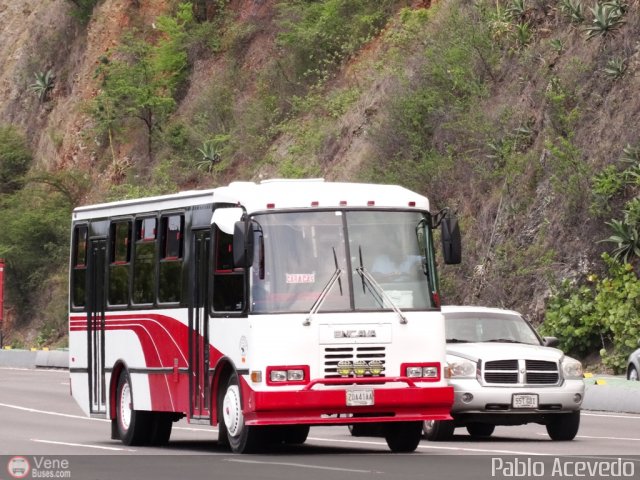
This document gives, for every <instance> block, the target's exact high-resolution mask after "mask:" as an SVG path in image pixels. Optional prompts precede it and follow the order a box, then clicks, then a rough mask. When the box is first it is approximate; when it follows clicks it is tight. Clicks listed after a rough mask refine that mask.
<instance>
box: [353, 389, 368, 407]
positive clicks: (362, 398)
mask: <svg viewBox="0 0 640 480" xmlns="http://www.w3.org/2000/svg"><path fill="white" fill-rule="evenodd" d="M373 404H374V401H373V389H371V388H367V389H358V390H347V407H362V406H367V405H373Z"/></svg>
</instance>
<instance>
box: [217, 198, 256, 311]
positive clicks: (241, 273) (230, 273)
mask: <svg viewBox="0 0 640 480" xmlns="http://www.w3.org/2000/svg"><path fill="white" fill-rule="evenodd" d="M220 208H224V207H220ZM217 231H220V232H223V233H225V232H224V231H223V230H222V229H221V228H220V227H219V226H218V225H217V224H216V223H212V224H211V230H210V234H209V237H210V238H209V242H210V245H209V250H210V252H211V253H210V255H209V257H210V258H209V269H208V270H209V293H208V295H209V298H210V302H209V315H210V316H211V317H215V318H246V317H247V316H248V287H247V282H248V280H247V279H248V275H247V274H248V272H249V271H250V269H248V268H242V269H236V268H235V266H234V267H233V268H232V269H230V270H229V269H221V270H219V269H218V268H217V267H218V265H217V260H218V252H217V248H216V247H217V243H218V238H217V237H218V236H217ZM227 235H228V234H227ZM231 237H232V241H231V245H232V248H233V234H232V235H231ZM231 255H232V258H233V251H232V252H231ZM216 277H220V278H222V277H240V279H241V280H240V281H241V284H242V308H241V309H239V310H216V308H215V301H214V294H215V288H214V287H215V285H214V284H215V280H216Z"/></svg>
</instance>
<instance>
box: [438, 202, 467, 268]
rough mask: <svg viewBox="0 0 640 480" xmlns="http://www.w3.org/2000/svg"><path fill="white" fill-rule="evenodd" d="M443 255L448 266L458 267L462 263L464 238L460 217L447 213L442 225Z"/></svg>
mask: <svg viewBox="0 0 640 480" xmlns="http://www.w3.org/2000/svg"><path fill="white" fill-rule="evenodd" d="M440 233H441V235H440V236H441V237H442V255H443V256H444V263H446V264H447V265H457V264H459V263H460V262H461V261H462V238H461V235H460V226H459V225H458V217H456V216H455V215H452V214H449V213H447V214H446V215H445V216H444V218H443V219H442V222H441V223H440Z"/></svg>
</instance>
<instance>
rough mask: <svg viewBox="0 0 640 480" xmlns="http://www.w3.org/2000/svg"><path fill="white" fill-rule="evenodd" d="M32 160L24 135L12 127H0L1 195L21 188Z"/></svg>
mask: <svg viewBox="0 0 640 480" xmlns="http://www.w3.org/2000/svg"><path fill="white" fill-rule="evenodd" d="M32 160H33V158H32V156H31V151H30V149H29V146H28V145H27V140H26V138H25V137H24V135H23V134H22V133H21V132H20V131H18V129H17V128H15V127H13V126H11V125H0V194H6V193H12V192H14V191H16V190H17V189H19V188H20V187H21V185H22V177H23V176H24V174H25V173H27V170H28V169H29V167H30V166H31V162H32Z"/></svg>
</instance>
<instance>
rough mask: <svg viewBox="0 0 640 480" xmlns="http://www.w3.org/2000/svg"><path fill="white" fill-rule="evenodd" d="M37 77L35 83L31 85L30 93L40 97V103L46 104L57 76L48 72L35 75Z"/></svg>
mask: <svg viewBox="0 0 640 480" xmlns="http://www.w3.org/2000/svg"><path fill="white" fill-rule="evenodd" d="M34 76H35V77H36V80H35V82H33V83H32V84H30V85H29V91H31V92H33V93H35V94H36V95H37V96H38V99H39V100H40V102H41V103H42V102H45V101H46V100H47V97H48V95H49V92H50V91H51V90H52V89H53V85H54V80H55V78H56V77H55V75H54V74H53V72H52V71H51V70H47V71H46V72H36V73H34Z"/></svg>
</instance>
